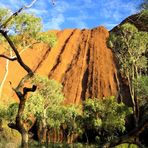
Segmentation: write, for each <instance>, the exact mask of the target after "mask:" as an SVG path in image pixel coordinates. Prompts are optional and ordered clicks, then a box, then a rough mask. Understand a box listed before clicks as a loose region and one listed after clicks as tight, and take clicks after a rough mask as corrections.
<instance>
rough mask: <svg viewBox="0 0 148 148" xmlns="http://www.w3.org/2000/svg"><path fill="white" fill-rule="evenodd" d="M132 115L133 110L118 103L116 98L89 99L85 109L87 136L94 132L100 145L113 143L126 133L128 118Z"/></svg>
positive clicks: (84, 120) (84, 121)
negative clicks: (121, 134) (88, 133)
mask: <svg viewBox="0 0 148 148" xmlns="http://www.w3.org/2000/svg"><path fill="white" fill-rule="evenodd" d="M131 113H132V110H131V108H129V107H127V106H126V105H125V104H124V103H122V102H121V103H118V102H116V100H115V98H114V97H108V98H105V99H87V100H86V101H84V108H83V126H84V129H85V135H86V136H87V131H90V130H92V131H93V132H94V133H95V136H96V140H97V141H98V142H100V144H101V143H105V142H107V141H111V140H112V139H114V138H115V137H117V136H118V134H119V133H123V132H124V131H125V124H126V117H127V116H128V115H129V114H131ZM86 138H88V137H86ZM88 140H89V138H88Z"/></svg>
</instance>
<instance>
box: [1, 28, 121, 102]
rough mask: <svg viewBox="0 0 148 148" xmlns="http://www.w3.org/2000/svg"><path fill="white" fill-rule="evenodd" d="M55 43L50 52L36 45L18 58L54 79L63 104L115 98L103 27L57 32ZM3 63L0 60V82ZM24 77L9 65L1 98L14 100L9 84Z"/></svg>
mask: <svg viewBox="0 0 148 148" xmlns="http://www.w3.org/2000/svg"><path fill="white" fill-rule="evenodd" d="M56 34H57V36H58V43H57V45H56V46H55V47H53V48H51V49H50V48H48V46H47V45H44V44H37V45H35V46H34V47H33V49H27V50H26V51H24V52H23V53H22V54H21V56H22V58H23V60H24V61H25V62H26V64H28V65H29V66H30V67H31V68H32V69H33V70H34V71H35V72H37V73H39V74H41V75H46V76H48V77H49V78H50V79H55V80H57V81H58V82H60V83H62V85H63V92H64V94H65V98H66V103H76V104H78V103H80V101H81V100H84V99H86V98H88V97H89V98H94V97H105V96H111V95H114V96H116V95H117V92H118V86H119V84H118V79H117V69H116V65H115V61H114V56H113V53H112V51H111V50H110V49H109V48H107V47H106V39H107V37H108V36H109V33H108V31H107V30H106V29H105V28H104V27H102V26H101V27H98V28H94V29H91V30H89V29H83V30H79V29H65V30H63V31H56ZM4 67H5V60H4V59H0V71H1V72H0V82H1V81H2V78H3V74H4ZM24 75H25V71H24V70H23V69H22V68H21V67H20V66H19V65H18V64H17V62H10V64H9V73H8V77H7V80H6V82H5V86H4V89H3V94H6V95H7V96H11V97H14V92H13V91H12V89H11V87H10V85H9V81H11V82H12V84H13V86H16V85H17V83H18V82H19V80H20V79H21V78H22V77H23V76H24ZM3 97H4V95H3Z"/></svg>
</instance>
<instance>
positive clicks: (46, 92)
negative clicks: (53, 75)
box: [26, 75, 64, 142]
mask: <svg viewBox="0 0 148 148" xmlns="http://www.w3.org/2000/svg"><path fill="white" fill-rule="evenodd" d="M32 83H33V85H36V86H37V87H38V89H37V91H36V92H35V93H33V94H31V96H30V98H29V99H28V101H27V104H26V108H28V109H27V111H26V112H27V113H29V114H30V113H31V112H32V113H33V114H34V115H35V116H36V117H37V120H38V121H40V122H39V125H40V126H41V131H40V135H39V139H40V142H42V141H43V136H44V135H46V133H47V127H53V126H58V125H59V124H58V121H59V120H58V119H57V117H58V111H59V109H60V108H59V107H60V105H61V103H62V102H63V101H64V96H63V93H62V85H61V84H59V83H58V82H56V81H55V80H49V79H48V77H43V76H39V75H35V76H34V77H33V78H32ZM37 98H38V100H39V101H37V102H36V99H37ZM27 106H28V107H27ZM28 110H29V111H28ZM55 115H56V116H55ZM53 116H54V117H55V119H54V121H53ZM52 121H53V122H52ZM56 121H57V122H56ZM56 124H57V125H56Z"/></svg>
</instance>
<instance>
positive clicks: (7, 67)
mask: <svg viewBox="0 0 148 148" xmlns="http://www.w3.org/2000/svg"><path fill="white" fill-rule="evenodd" d="M10 57H11V58H12V50H10ZM8 73H9V60H8V59H6V66H5V74H4V78H3V80H2V82H1V85H0V98H1V97H2V91H3V87H4V84H5V81H6V79H7V76H8Z"/></svg>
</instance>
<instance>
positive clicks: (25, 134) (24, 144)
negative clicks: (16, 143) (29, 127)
mask: <svg viewBox="0 0 148 148" xmlns="http://www.w3.org/2000/svg"><path fill="white" fill-rule="evenodd" d="M21 135H22V147H23V148H28V140H29V135H28V132H27V131H24V132H22V134H21Z"/></svg>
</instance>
